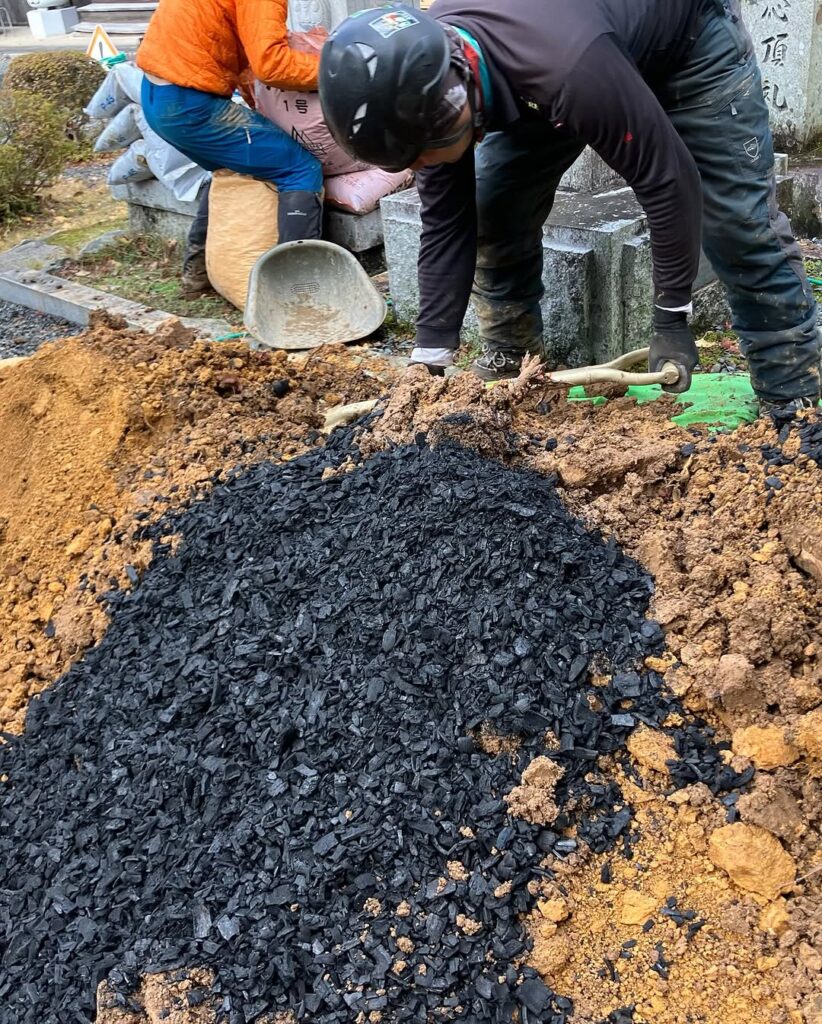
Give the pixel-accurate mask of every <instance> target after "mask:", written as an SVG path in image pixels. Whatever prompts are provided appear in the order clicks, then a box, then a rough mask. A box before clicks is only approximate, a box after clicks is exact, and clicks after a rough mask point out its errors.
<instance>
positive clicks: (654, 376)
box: [323, 348, 679, 434]
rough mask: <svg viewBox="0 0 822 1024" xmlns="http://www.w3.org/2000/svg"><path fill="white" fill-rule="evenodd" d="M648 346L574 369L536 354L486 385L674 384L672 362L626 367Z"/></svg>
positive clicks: (365, 408) (353, 412) (330, 423)
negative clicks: (548, 363) (550, 366)
mask: <svg viewBox="0 0 822 1024" xmlns="http://www.w3.org/2000/svg"><path fill="white" fill-rule="evenodd" d="M648 352H649V349H647V348H637V349H634V351H633V352H625V353H624V354H623V355H621V356H617V358H616V359H612V360H611V361H610V362H609V363H597V364H595V365H593V366H577V367H575V368H574V369H571V370H546V369H545V367H544V365H543V364H542V363H540V362H539V360H538V359H537V358H536V357H535V356H533V357H530V356H526V357H525V359H524V360H523V362H522V370H521V371H520V375H519V377H514V378H511V379H509V380H507V381H498V382H496V381H495V382H494V383H492V384H488V385H486V386H487V387H495V386H496V385H497V384H498V383H499V384H516V383H522V382H524V381H527V380H532V379H533V380H534V381H536V380H539V382H540V384H545V385H548V386H549V387H550V386H552V385H553V386H555V387H558V388H563V387H564V388H573V387H579V386H580V385H581V386H583V387H585V386H588V385H590V384H605V383H609V384H624V385H626V386H638V385H642V384H674V383H676V381H677V380H678V379H679V370H678V369H677V367H676V365H675V364H674V363H671V362H666V363H663V364H662V369H660V370H656V371H654V372H653V373H649V372H647V371H643V372H639V373H631V372H630V371H629V370H628V369H627V368H628V367H629V366H633V365H634V364H635V363H639V362H642V361H643V360H647V359H648ZM377 401H378V399H376V398H374V399H371V400H369V401H366V402H354V403H353V404H351V405H337V406H335V407H334V408H333V409H330V410H329V412H328V414H327V415H326V417H325V423H324V424H323V431H324V433H326V434H330V433H331V431H332V430H333V429H334V428H335V427H339V426H341V425H342V424H345V423H351V422H352V421H353V420H355V419H358V418H359V417H360V416H364V415H365V414H366V413H369V412H371V411H372V410H373V409H374V407H375V406H376V404H377Z"/></svg>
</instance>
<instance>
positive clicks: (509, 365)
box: [469, 345, 528, 381]
mask: <svg viewBox="0 0 822 1024" xmlns="http://www.w3.org/2000/svg"><path fill="white" fill-rule="evenodd" d="M527 354H528V353H527V352H523V350H522V349H504V348H491V346H490V345H486V346H485V348H484V349H483V350H482V355H479V356H477V358H476V359H475V360H474V361H473V363H471V366H470V367H469V369H470V370H471V373H473V374H474V375H475V376H477V377H479V379H480V380H485V381H495V380H510V379H511V378H512V377H518V376H519V371H520V367H521V366H522V360H523V359H524V358H525V357H526V355H527Z"/></svg>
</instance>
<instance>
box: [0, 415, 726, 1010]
mask: <svg viewBox="0 0 822 1024" xmlns="http://www.w3.org/2000/svg"><path fill="white" fill-rule="evenodd" d="M351 438H352V435H351V434H350V433H346V432H338V434H337V435H334V437H333V438H332V442H331V443H330V444H329V446H327V447H326V448H323V449H317V450H314V451H312V452H310V453H309V454H307V455H305V456H304V457H302V458H300V459H297V460H295V461H293V462H290V463H287V464H284V465H271V464H259V465H256V466H254V467H252V468H250V469H248V470H246V471H245V472H243V473H238V474H236V475H234V476H232V477H231V478H229V479H227V480H225V481H223V482H218V483H217V484H216V486H215V488H214V490H213V491H212V492H211V493H210V495H209V496H208V497H207V498H205V499H204V500H202V501H200V502H199V503H197V504H194V505H192V506H191V507H190V508H188V509H186V510H184V511H182V512H180V513H177V514H174V515H170V516H168V517H167V518H166V519H165V520H164V521H163V522H161V523H160V524H158V525H157V526H154V527H149V528H147V534H148V535H149V536H151V537H152V538H153V539H154V541H155V545H156V553H155V558H154V561H153V563H152V564H151V566H150V568H149V569H148V570H147V571H146V573H145V575H144V577H143V578H142V579H141V580H139V582H138V583H137V585H136V586H135V587H134V589H133V590H131V591H123V592H119V593H115V594H113V595H111V596H110V602H111V615H112V618H111V624H110V626H109V628H108V631H107V633H106V635H105V637H104V638H103V640H102V641H101V642H100V644H99V645H98V646H97V647H96V648H94V649H92V650H91V651H89V652H88V654H87V655H86V657H85V658H84V660H83V661H82V662H80V663H78V664H77V665H75V666H74V667H73V668H72V669H71V670H70V671H69V672H68V673H67V674H66V675H65V676H64V677H63V678H62V679H60V680H59V681H57V682H56V684H55V685H54V686H53V687H52V688H51V689H50V690H47V691H46V692H44V693H43V694H42V695H41V696H40V697H39V698H37V699H36V700H35V701H34V702H33V704H32V705H31V706H30V709H29V714H28V720H27V726H26V731H25V733H24V735H23V736H22V737H9V738H8V742H7V744H5V745H4V746H3V747H2V748H1V749H0V776H2V778H3V780H4V782H3V784H2V788H0V863H2V865H3V867H2V881H1V882H0V928H2V947H1V948H0V953H2V963H1V964H0V1022H2V1024H12V1022H13V1024H35V1022H36V1024H69V1022H72V1024H73V1022H83V1021H92V1020H93V1019H94V1015H95V989H96V986H97V984H98V982H99V981H101V980H102V979H108V981H109V983H110V984H111V985H112V986H113V988H114V989H115V991H116V993H117V998H118V999H119V1000H120V1002H121V1005H122V1006H124V1007H127V1006H128V1005H129V1000H130V999H132V994H133V992H134V991H135V989H136V986H137V982H138V978H139V975H140V974H141V973H143V972H146V971H149V972H150V971H158V970H165V969H169V968H172V967H178V966H196V967H205V968H210V969H212V970H213V971H214V973H215V975H216V978H217V981H216V991H217V993H218V994H219V996H220V998H221V1007H222V1012H223V1014H224V1018H225V1020H226V1021H229V1022H238V1024H243V1022H251V1021H254V1020H257V1019H258V1018H259V1017H260V1016H261V1015H263V1014H264V1013H267V1012H271V1011H286V1010H290V1011H291V1012H292V1013H293V1015H294V1018H295V1019H296V1020H298V1021H311V1022H316V1024H351V1022H353V1021H355V1020H357V1019H358V1018H359V1015H360V1014H364V1015H365V1018H364V1019H367V1018H368V1015H369V1014H377V1015H381V1018H380V1019H382V1020H383V1021H386V1022H388V1021H414V1022H420V1024H423V1022H426V1021H429V1020H432V1019H437V1020H448V1019H458V1020H465V1021H475V1022H494V1021H510V1020H511V1019H512V1015H513V1014H514V1012H515V1011H516V1012H517V1013H518V1014H519V1020H520V1021H521V1022H522V1024H529V1022H531V1024H534V1022H537V1021H542V1022H548V1024H563V1022H564V1021H566V1020H569V1019H570V1018H571V1016H572V1013H573V1008H572V1006H571V1003H570V1000H568V999H567V998H565V997H564V996H563V994H562V993H554V992H552V991H550V990H549V989H548V988H547V987H546V985H545V984H544V983H543V982H542V981H541V980H540V978H539V977H538V976H537V975H536V974H535V973H534V972H533V971H531V970H529V969H523V968H522V967H521V966H518V964H519V963H520V961H521V958H522V956H523V954H524V953H525V952H526V950H527V947H528V937H527V935H526V933H525V931H524V928H523V926H522V924H521V923H520V917H521V915H523V914H524V913H525V912H527V911H528V910H530V909H531V907H532V905H533V902H534V897H532V895H531V894H530V893H529V889H528V883H529V881H531V880H533V879H537V878H540V877H541V876H542V875H544V873H545V869H544V868H542V867H541V866H540V865H541V862H542V861H543V860H544V858H545V856H546V854H549V853H553V854H554V855H557V856H564V855H567V854H568V853H571V852H572V851H573V850H574V849H576V848H577V844H578V843H581V842H583V841H584V842H587V843H589V844H590V845H591V846H592V847H593V848H594V849H596V850H606V849H610V848H611V847H613V846H615V845H616V844H618V843H625V842H626V841H627V837H628V834H629V831H630V826H631V812H630V809H629V808H626V807H625V806H624V804H623V802H622V798H621V793H620V791H619V788H618V786H617V785H616V783H615V782H614V781H613V780H609V779H608V777H607V776H606V775H605V774H603V773H601V772H599V771H598V770H597V764H598V760H599V758H601V757H602V755H604V754H614V753H616V754H617V755H618V756H619V752H620V751H622V750H623V748H624V745H625V740H626V738H627V737H628V735H629V734H630V733H631V731H632V730H633V729H634V728H635V727H636V726H637V725H639V724H640V723H645V724H647V725H650V726H656V727H658V726H659V725H660V724H661V723H662V722H663V721H664V720H665V719H666V718H667V717H668V716H669V714H670V712H671V711H672V710H674V709H675V708H676V705H675V701H674V699H673V697H671V696H670V695H666V694H665V693H664V692H663V691H662V689H661V679H660V677H659V676H658V675H656V674H655V673H654V672H649V671H646V670H644V669H643V668H642V667H641V666H642V662H643V659H644V658H645V657H646V656H647V655H648V654H650V653H652V652H654V651H658V650H660V649H661V646H662V642H663V636H662V631H661V630H660V628H659V626H658V625H657V624H656V623H655V622H653V621H651V620H649V619H647V618H646V610H647V607H648V603H649V600H650V597H651V593H652V581H651V579H650V577H649V576H648V575H647V574H646V573H645V571H644V570H643V569H642V568H641V567H640V566H639V565H638V564H637V563H635V562H634V561H632V560H631V559H629V558H628V557H626V556H625V555H624V554H623V553H622V552H621V550H620V549H619V547H618V546H617V545H616V544H615V543H614V542H613V541H608V542H605V541H604V540H603V539H602V538H601V537H600V536H598V535H597V534H595V533H592V532H590V531H589V530H587V529H586V528H585V526H584V525H583V524H582V523H581V522H580V521H578V520H576V519H575V518H574V517H573V516H572V515H571V514H570V513H569V512H568V511H567V510H566V509H565V508H564V506H563V505H562V503H561V502H560V500H559V499H558V497H557V495H556V493H555V491H554V489H553V486H552V484H551V482H550V481H547V480H545V479H544V478H541V477H539V476H537V475H534V474H529V473H526V472H520V471H514V470H511V469H506V468H503V467H502V466H500V465H499V464H497V463H494V462H491V461H487V460H484V459H483V458H481V457H480V456H478V455H477V454H475V453H472V452H470V451H467V450H464V449H461V448H458V447H456V446H449V445H444V446H441V447H438V448H436V449H431V448H429V447H427V446H426V445H425V443H424V441H423V439H422V438H421V439H420V443H418V444H416V445H411V446H408V447H401V448H396V449H394V450H391V451H388V452H385V453H383V454H380V455H378V456H376V457H373V458H371V459H369V460H367V461H364V462H362V463H356V458H357V456H356V450H355V449H354V448H353V447H352V440H351ZM352 459H353V460H354V463H355V464H354V465H353V468H352ZM172 535H173V541H172V540H170V539H169V538H170V537H171V536H172ZM594 671H596V672H598V673H608V674H610V675H611V679H610V681H609V682H607V683H606V684H603V683H602V681H601V679H600V680H599V683H598V685H594V682H593V680H592V672H594ZM626 707H629V708H630V710H626ZM679 710H680V712H681V709H679ZM681 713H682V714H683V715H684V712H681ZM684 717H685V719H686V720H687V727H683V729H681V730H680V732H679V733H677V735H676V738H677V740H678V746H677V750H678V751H680V752H681V757H682V761H681V762H680V763H679V765H678V766H674V767H675V769H676V771H678V772H679V775H680V776H681V778H682V784H687V783H688V782H689V781H691V780H692V779H693V778H694V777H699V778H708V779H709V780H713V782H714V784H715V788H717V787H719V788H723V787H724V788H730V787H732V786H733V785H734V784H735V780H734V778H733V777H727V778H720V774H719V773H720V772H721V770H724V769H723V768H722V761H721V759H720V758H719V755H718V752H717V750H716V748H715V746H714V745H713V743H712V741H711V740H710V738H705V737H704V736H703V735H702V733H700V727H699V724H698V723H694V721H693V720H692V719H689V718H687V716H685V715H684ZM488 723H490V725H491V727H492V728H493V729H494V730H495V731H496V732H498V733H499V734H500V735H506V734H511V733H514V734H517V735H518V736H519V737H520V739H521V745H520V747H519V750H518V752H517V753H515V754H510V753H505V754H500V755H499V756H491V755H490V754H488V753H485V752H483V750H481V749H480V746H479V744H478V742H477V738H478V730H479V729H480V727H481V726H483V725H484V724H485V725H486V726H487V724H488ZM546 734H551V735H552V737H553V738H554V741H553V742H552V743H551V744H550V745H549V746H547V747H546ZM546 753H547V754H548V756H550V758H552V759H553V760H554V761H556V762H558V763H559V765H561V767H562V768H563V770H564V771H563V774H562V778H561V781H560V782H559V785H558V786H557V789H556V794H555V799H556V803H557V807H558V812H559V813H558V815H557V816H556V818H555V820H553V821H551V822H550V823H542V824H538V823H534V822H532V821H525V820H522V819H518V818H514V817H512V816H511V814H510V813H509V811H508V806H507V804H506V801H505V799H504V798H505V796H506V795H507V794H508V793H509V792H510V791H511V789H512V788H513V787H514V786H516V785H517V784H518V783H519V781H520V776H521V774H522V772H523V770H524V769H525V768H526V767H527V766H528V765H529V763H530V762H532V760H533V759H534V758H535V757H536V756H538V755H545V754H546ZM732 775H733V773H731V776H732ZM570 826H576V831H575V833H574V835H573V836H572V835H570V834H569V831H570V830H569V827H570ZM432 1014H433V1016H432ZM372 1019H377V1018H376V1017H375V1018H372Z"/></svg>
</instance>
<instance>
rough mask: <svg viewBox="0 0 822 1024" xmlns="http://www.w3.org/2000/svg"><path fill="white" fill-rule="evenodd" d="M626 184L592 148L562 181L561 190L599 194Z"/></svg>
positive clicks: (588, 149)
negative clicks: (603, 190)
mask: <svg viewBox="0 0 822 1024" xmlns="http://www.w3.org/2000/svg"><path fill="white" fill-rule="evenodd" d="M620 183H621V184H623V185H624V184H625V183H624V181H623V180H622V178H620V176H619V175H618V174H617V172H616V171H614V170H613V169H612V168H610V167H609V166H608V164H606V163H605V161H604V160H603V159H602V157H601V156H599V155H598V154H597V153H595V152H594V151H593V150H592V149H591V147H590V146H586V147H585V149H584V150H583V151H582V153H581V155H580V156H579V158H578V159H577V160H576V161H575V163H574V164H573V165H572V166H571V168H570V170H568V171H566V172H565V174H563V176H562V178H561V179H560V183H559V188H560V189H561V190H563V191H566V192H598V191H600V190H601V189H607V188H614V187H617V186H618V185H619V184H620Z"/></svg>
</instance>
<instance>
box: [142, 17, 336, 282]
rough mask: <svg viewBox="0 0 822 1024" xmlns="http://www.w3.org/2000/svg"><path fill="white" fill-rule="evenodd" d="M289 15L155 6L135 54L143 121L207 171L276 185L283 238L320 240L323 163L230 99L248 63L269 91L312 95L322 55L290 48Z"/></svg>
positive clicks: (251, 110)
mask: <svg viewBox="0 0 822 1024" xmlns="http://www.w3.org/2000/svg"><path fill="white" fill-rule="evenodd" d="M287 15H288V4H287V0H160V4H159V6H158V8H157V10H156V11H155V12H154V15H153V16H152V18H151V21H150V22H149V26H148V30H147V31H146V35H145V39H144V40H143V43H142V44H141V46H140V48H139V50H138V51H137V64H138V65H139V66H140V67H141V68H142V69H143V71H144V72H145V78H144V80H143V93H142V103H143V110H144V112H145V116H146V120H147V121H148V123H149V125H150V126H151V127H152V128H153V129H154V131H155V132H157V134H158V135H159V136H160V137H161V138H163V139H165V141H166V142H168V143H170V144H171V145H172V146H174V147H176V148H177V149H179V150H180V152H182V153H185V155H186V156H187V157H189V158H190V159H191V160H193V161H194V162H195V163H197V164H199V165H200V167H203V168H204V169H205V170H207V171H216V170H220V169H222V168H225V169H227V170H230V171H236V172H237V173H238V174H247V175H250V176H251V177H253V178H258V179H260V180H262V181H266V182H271V184H272V185H274V186H276V188H277V190H278V192H279V210H278V227H279V240H280V241H281V242H291V241H295V240H296V239H300V238H319V237H320V231H321V227H322V202H321V198H320V196H321V193H322V187H323V179H322V169H321V167H320V163H319V161H318V160H317V158H316V157H315V156H313V155H312V154H311V153H309V152H308V151H307V150H305V149H303V147H302V146H300V145H299V143H297V142H295V141H294V140H293V139H292V138H291V137H290V136H289V135H288V134H287V133H286V132H284V131H283V130H282V129H281V128H278V127H277V126H276V125H275V124H272V122H271V121H269V120H268V119H267V118H265V117H263V115H262V114H259V113H257V111H255V110H253V109H249V108H247V107H244V106H243V105H242V104H239V103H233V102H232V100H231V97H232V95H233V93H234V90H235V89H237V88H240V87H241V86H242V83H241V76H242V75H243V72H245V71H246V70H247V68H248V67H249V66H250V68H251V71H252V72H253V74H254V75H255V77H256V78H258V79H260V81H262V82H264V83H265V84H266V85H272V86H276V87H278V88H281V89H300V90H305V91H313V90H316V88H317V71H318V66H319V58H318V57H316V56H315V55H313V54H307V53H298V52H297V51H296V50H292V49H290V48H289V46H288V33H287V29H286V17H287ZM202 263H203V265H202V276H203V278H204V281H205V283H206V284H207V280H208V279H207V277H205V259H204V254H203V257H202ZM188 274H189V276H190V274H191V268H188Z"/></svg>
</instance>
